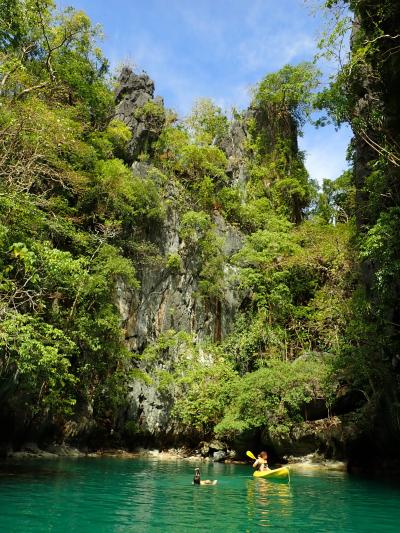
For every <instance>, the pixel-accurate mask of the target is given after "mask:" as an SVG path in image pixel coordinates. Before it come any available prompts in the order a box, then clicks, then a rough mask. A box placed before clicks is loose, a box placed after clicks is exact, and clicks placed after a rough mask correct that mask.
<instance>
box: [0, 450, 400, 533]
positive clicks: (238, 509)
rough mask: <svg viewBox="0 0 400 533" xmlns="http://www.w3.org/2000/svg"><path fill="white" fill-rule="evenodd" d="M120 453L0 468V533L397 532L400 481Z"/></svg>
mask: <svg viewBox="0 0 400 533" xmlns="http://www.w3.org/2000/svg"><path fill="white" fill-rule="evenodd" d="M194 466H196V465H195V464H194V463H190V462H186V461H176V462H174V461H168V462H166V461H157V460H139V459H120V458H107V459H98V458H93V459H91V458H87V459H54V460H47V461H45V460H41V459H37V460H34V461H29V462H28V461H26V460H25V461H21V462H19V463H9V464H7V465H4V464H3V465H0V531H1V532H2V533H8V532H15V533H31V532H40V533H43V532H54V533H63V532H73V531H77V532H82V533H86V532H93V533H102V532H136V531H138V532H146V531H163V532H184V531H212V532H220V531H221V532H234V531H240V532H247V531H249V532H253V531H264V529H265V528H269V529H270V531H285V532H292V531H293V532H301V531H307V532H314V531H315V532H334V531H335V532H338V531H345V532H355V531H357V532H358V531H360V532H399V531H400V486H399V485H398V484H397V485H396V484H392V483H387V482H386V483H385V482H379V481H376V480H366V479H360V478H354V477H349V476H348V475H346V474H344V473H340V472H323V471H308V472H302V473H297V474H296V473H293V475H292V479H291V483H290V485H288V484H283V483H273V482H271V481H267V480H253V478H252V477H251V469H250V468H249V467H247V466H242V465H223V464H207V465H201V469H202V474H203V478H206V477H208V478H214V479H218V485H216V486H214V487H207V486H203V487H199V486H193V485H191V479H192V475H193V468H194Z"/></svg>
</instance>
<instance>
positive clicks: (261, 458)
mask: <svg viewBox="0 0 400 533" xmlns="http://www.w3.org/2000/svg"><path fill="white" fill-rule="evenodd" d="M253 468H257V470H259V471H260V472H265V471H267V470H269V467H268V454H267V452H260V453H259V454H258V457H257V459H256V461H254V463H253Z"/></svg>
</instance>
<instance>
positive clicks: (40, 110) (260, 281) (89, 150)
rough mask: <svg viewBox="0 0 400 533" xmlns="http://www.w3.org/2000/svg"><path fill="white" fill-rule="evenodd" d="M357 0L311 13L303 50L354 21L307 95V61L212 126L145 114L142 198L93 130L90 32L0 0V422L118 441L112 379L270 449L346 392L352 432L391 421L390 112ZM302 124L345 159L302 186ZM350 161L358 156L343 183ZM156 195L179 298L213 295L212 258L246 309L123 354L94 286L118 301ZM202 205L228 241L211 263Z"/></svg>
mask: <svg viewBox="0 0 400 533" xmlns="http://www.w3.org/2000/svg"><path fill="white" fill-rule="evenodd" d="M370 4H371V2H368V1H366V0H352V1H351V2H349V4H348V3H347V2H339V1H332V0H330V1H327V2H325V6H324V9H326V10H327V11H328V12H330V13H332V14H333V17H334V19H335V25H334V26H333V30H332V31H331V32H329V33H328V34H327V35H326V36H325V38H324V39H323V42H321V54H325V56H332V55H333V54H334V53H335V51H336V50H337V49H338V46H337V43H338V40H340V39H345V38H346V36H347V35H348V31H349V27H350V24H352V20H353V16H354V15H355V16H356V18H357V20H359V21H360V25H359V30H358V32H357V33H356V34H355V36H354V37H353V43H352V50H351V52H349V53H348V54H347V57H346V58H345V61H344V62H343V63H341V67H340V68H339V69H338V72H336V73H335V75H334V76H333V77H332V78H331V79H330V80H329V86H328V88H325V89H324V90H322V89H321V85H320V73H319V72H318V71H317V70H316V68H315V66H314V64H312V63H302V64H299V65H287V66H284V67H283V68H282V69H281V70H279V71H278V72H276V73H270V74H267V75H266V76H265V77H264V78H263V79H262V80H260V82H259V84H258V85H257V86H256V87H255V88H254V91H253V94H252V103H251V106H252V109H253V110H254V113H253V114H252V115H251V116H248V115H246V114H245V113H241V112H238V111H235V114H234V117H233V118H232V117H227V116H226V115H225V114H224V112H223V111H222V110H221V109H220V108H219V107H218V106H216V105H215V104H214V103H213V102H211V101H209V100H201V101H199V102H197V103H196V104H195V106H194V108H193V110H192V113H191V114H190V116H188V117H186V118H185V119H177V117H176V115H175V114H173V113H171V112H167V111H165V110H164V109H159V108H157V109H156V108H154V109H153V108H152V107H151V104H150V105H147V107H145V108H144V109H143V111H142V115H146V116H149V119H151V116H152V114H154V113H165V125H164V128H163V130H162V132H161V134H160V136H159V138H158V140H157V141H156V142H155V143H154V145H153V146H152V149H151V153H145V152H144V153H142V154H140V156H139V159H140V160H141V161H146V162H148V163H149V164H151V165H152V167H153V169H154V172H157V173H158V183H159V186H158V187H157V186H156V185H155V181H154V180H150V179H143V178H140V177H137V176H134V175H133V174H132V172H131V169H130V167H129V164H128V163H129V157H128V155H127V152H126V147H127V143H128V142H129V140H130V136H131V132H130V130H129V128H128V127H127V126H125V125H124V124H123V123H122V122H119V121H117V120H115V119H114V118H113V113H114V96H113V88H114V83H115V79H114V78H113V76H112V73H110V72H109V66H108V62H107V60H106V58H105V57H104V56H103V54H102V52H101V49H100V48H99V46H98V42H99V38H100V37H101V32H100V29H99V28H98V27H96V26H94V25H93V24H92V23H91V21H90V20H89V18H88V17H87V16H86V15H85V14H84V13H82V12H80V11H76V10H74V9H72V8H68V9H66V10H64V11H61V12H60V11H58V10H57V9H56V7H55V3H54V2H53V0H0V12H1V13H2V17H1V20H0V248H1V254H0V317H1V322H0V394H1V397H2V416H3V417H4V416H5V414H4V413H7V416H9V417H11V418H15V419H23V421H24V424H25V426H26V427H30V426H32V425H34V424H36V423H38V422H40V421H44V420H46V421H51V423H53V424H56V425H57V427H59V428H65V427H66V426H67V425H68V423H69V422H70V421H71V420H73V419H74V417H76V416H79V414H80V413H81V412H82V410H83V407H82V406H90V417H92V419H93V420H94V421H95V424H96V426H97V427H98V428H103V429H104V428H107V430H109V429H110V427H111V428H115V429H118V430H120V431H121V432H122V433H123V431H124V428H118V413H119V412H120V409H121V408H122V407H123V406H124V402H125V401H126V391H127V385H128V383H129V381H130V380H132V379H152V380H154V382H155V383H156V384H157V386H158V387H159V388H160V390H161V389H164V390H166V391H169V392H170V393H172V392H173V396H174V398H175V405H174V408H173V412H172V416H173V417H174V418H175V420H176V424H177V425H178V426H181V427H182V431H187V432H188V431H189V432H197V433H198V434H199V435H201V436H202V437H204V438H206V437H212V436H214V435H217V436H220V437H223V438H227V439H232V438H234V437H235V436H237V435H239V434H240V433H242V432H244V431H247V430H263V431H266V432H267V433H268V434H269V435H270V436H271V437H280V436H282V435H283V436H284V435H287V434H289V433H290V431H291V429H292V428H293V427H294V425H296V424H301V423H302V422H304V415H303V407H304V405H305V404H307V402H310V401H311V400H313V399H315V398H321V397H322V398H325V401H326V403H327V405H328V406H329V405H332V404H333V403H334V401H335V398H336V396H337V395H338V394H339V393H340V392H341V391H343V390H349V389H356V390H358V391H362V394H363V396H364V397H365V401H366V404H365V405H364V407H363V408H360V409H359V410H358V411H357V416H358V418H359V419H360V420H362V419H363V412H365V413H366V415H365V418H368V420H369V421H370V422H369V423H370V424H373V422H371V420H374V418H373V417H372V418H371V416H370V414H371V409H372V408H373V409H375V411H374V412H376V413H379V408H380V407H379V406H380V405H382V401H384V398H388V397H389V398H390V400H389V403H390V406H391V420H395V416H397V415H395V413H398V405H399V402H398V399H397V398H398V386H397V384H396V383H397V381H396V380H397V378H396V372H395V368H396V365H398V350H399V342H400V341H399V339H400V337H399V334H398V328H399V325H398V322H399V317H398V315H399V307H398V292H399V288H398V276H399V272H400V252H399V250H400V249H399V245H398V235H399V228H400V207H399V206H400V197H399V194H400V193H399V191H400V189H399V187H398V177H399V170H398V169H399V166H400V152H399V131H400V129H399V128H397V126H398V124H399V120H400V112H399V109H398V107H396V106H398V103H396V101H395V97H394V96H393V94H392V93H391V92H390V90H389V89H388V83H389V81H390V80H389V74H390V72H392V71H391V69H392V70H393V65H396V66H397V67H396V68H398V66H399V63H400V61H399V45H398V43H399V36H398V33H399V32H398V28H396V27H395V26H396V25H395V24H394V23H393V21H394V20H396V16H395V15H396V13H397V12H398V7H396V2H394V1H381V2H373V7H371V5H370ZM347 8H350V9H351V11H350V12H348V11H347ZM396 10H397V11H396ZM396 30H397V31H396ZM366 76H367V79H368V80H370V85H369V86H368V87H367V88H366V87H365V84H363V83H362V80H363V79H365V77H366ZM392 76H394V74H392ZM388 80H389V81H388ZM393 83H394V82H393ZM366 93H367V94H366ZM362 99H364V100H365V102H366V104H365V105H364V106H360V105H359V102H360V100H362ZM315 110H320V111H321V113H324V114H325V115H324V116H323V117H322V115H321V114H320V115H319V119H318V125H319V126H322V125H323V123H324V122H326V121H333V122H334V123H335V124H336V125H338V126H339V125H340V124H342V123H350V124H351V126H352V127H353V131H354V135H355V140H354V142H353V144H352V146H351V147H350V154H349V158H350V161H353V162H354V165H353V166H352V168H351V169H350V170H349V171H347V172H345V173H344V174H343V175H342V176H338V178H337V179H336V180H334V181H332V180H325V181H324V183H323V185H322V187H318V185H317V184H316V183H314V182H313V181H312V180H311V179H310V177H309V176H308V173H307V170H306V168H305V166H304V154H303V153H301V152H300V151H299V150H298V147H297V136H298V135H301V131H302V127H303V126H304V124H305V121H307V120H313V113H314V112H315ZM235 116H236V118H239V119H240V120H242V121H245V123H246V128H247V132H248V135H247V139H246V146H245V155H244V163H245V167H246V172H247V176H248V179H247V181H246V183H245V185H244V186H243V187H239V186H238V185H237V184H234V183H232V180H231V179H230V176H229V175H228V173H227V157H226V154H225V153H224V151H223V150H222V148H221V146H222V145H221V141H222V139H223V138H224V136H225V135H226V133H227V131H228V129H229V126H230V123H231V121H232V120H234V119H235ZM321 117H322V118H321ZM266 123H268V124H272V126H271V128H270V129H269V130H268V129H267V128H265V127H263V126H265V124H266ZM360 150H366V151H367V154H368V156H367V157H366V159H367V162H366V164H365V166H364V168H363V170H362V171H361V170H360V168H359V166H358V163H357V162H356V159H357V156H358V155H359V153H360ZM171 182H173V183H174V184H175V187H176V189H177V190H179V191H180V201H179V206H177V207H176V208H177V209H179V211H180V217H181V228H180V238H181V239H182V240H183V241H185V243H186V249H187V250H189V251H190V254H192V255H193V254H194V255H195V256H196V257H197V260H198V262H199V274H198V275H199V298H200V299H201V298H202V299H218V298H223V295H224V289H225V287H226V284H227V283H228V282H231V280H227V279H226V268H225V267H226V264H227V262H228V263H229V265H230V266H231V267H232V270H234V272H235V280H234V282H235V283H236V284H237V286H239V287H240V289H241V290H242V291H243V294H246V305H245V306H243V307H242V309H241V312H240V313H239V315H238V316H237V318H236V324H235V327H234V328H233V330H232V333H231V334H230V335H229V336H228V337H227V338H225V339H223V340H222V342H213V339H210V341H209V342H208V343H206V344H205V345H202V346H198V345H194V344H193V342H192V339H191V336H190V334H189V333H188V332H182V331H170V332H166V333H164V334H163V335H161V336H160V338H159V339H158V340H157V341H156V342H155V343H153V344H151V345H149V346H148V347H147V348H146V350H145V352H144V353H132V352H130V351H129V350H128V349H127V347H126V345H125V342H124V332H123V330H122V327H121V321H120V316H119V313H118V310H117V308H116V305H115V285H116V282H117V280H121V279H122V280H124V281H125V282H126V283H127V284H129V285H130V286H131V287H132V288H133V289H134V288H135V287H138V281H137V279H136V272H137V269H138V268H139V263H140V261H142V260H143V257H142V258H140V257H138V250H140V249H141V250H142V254H146V253H148V254H151V253H152V252H151V248H146V243H145V242H144V241H143V237H142V236H143V231H142V230H143V228H144V227H146V226H147V225H151V224H155V223H157V221H161V220H163V217H165V198H164V195H163V192H164V191H163V188H164V186H165V184H166V183H171ZM215 211H217V212H218V213H219V214H220V215H221V216H222V217H224V219H225V220H226V221H227V223H229V224H232V225H234V226H236V227H237V228H238V229H239V230H240V231H241V232H242V234H243V235H244V243H243V246H242V248H241V249H240V251H239V252H238V253H236V254H235V255H234V256H233V257H231V258H229V259H228V258H227V257H226V256H225V255H224V252H223V243H222V242H221V237H220V236H218V234H217V232H216V228H215V224H214V222H213V214H214V213H215ZM139 255H140V254H139ZM161 260H163V261H165V268H166V269H169V270H170V271H171V272H178V273H179V272H180V271H181V269H182V268H184V265H185V257H180V256H179V255H178V254H176V255H173V256H169V257H165V258H161ZM200 350H201V351H203V352H204V351H206V352H207V353H208V354H209V359H208V363H207V364H205V363H204V361H202V359H201V357H200V356H199V351H200ZM165 353H171V354H175V355H174V361H175V362H174V363H173V364H171V368H170V371H169V372H164V373H161V374H159V375H158V376H156V377H154V376H152V377H149V376H145V375H141V373H140V372H139V371H138V369H137V366H138V365H137V364H136V363H137V361H140V360H143V359H145V360H147V361H151V360H155V359H157V357H160V356H161V355H160V354H163V356H165ZM176 354H178V355H179V354H184V357H183V356H182V357H176ZM188 354H190V357H189V356H188ZM171 391H172V392H171ZM363 410H364V411H363ZM359 423H360V424H362V423H364V422H362V421H361V422H359ZM365 423H366V422H365ZM392 426H393V431H394V432H395V428H396V424H395V423H393V425H392ZM125 429H126V428H125ZM397 429H398V428H397Z"/></svg>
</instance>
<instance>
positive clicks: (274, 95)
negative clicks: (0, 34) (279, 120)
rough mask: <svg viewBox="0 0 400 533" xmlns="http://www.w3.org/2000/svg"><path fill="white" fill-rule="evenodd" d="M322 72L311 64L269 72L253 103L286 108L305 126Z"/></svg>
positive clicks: (300, 124)
mask: <svg viewBox="0 0 400 533" xmlns="http://www.w3.org/2000/svg"><path fill="white" fill-rule="evenodd" d="M319 75H320V73H319V72H318V70H317V69H316V68H315V66H314V65H313V64H312V63H307V62H303V63H299V64H298V65H296V66H292V65H285V66H284V67H283V68H281V69H280V70H278V71H277V72H274V73H272V74H268V75H267V76H265V78H264V79H263V80H262V81H261V82H260V83H259V84H258V85H257V86H256V88H255V90H254V103H255V105H256V106H258V107H262V106H264V105H266V104H272V105H273V106H275V107H276V109H277V110H278V109H280V110H285V111H288V112H289V113H290V115H291V116H292V117H293V118H294V119H295V120H296V122H297V125H298V127H300V128H301V127H302V126H303V125H304V123H305V120H306V119H307V118H308V117H309V115H310V113H311V111H312V109H313V105H312V104H313V91H314V90H315V89H316V88H317V86H318V84H319V81H318V78H319Z"/></svg>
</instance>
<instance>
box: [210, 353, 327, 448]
mask: <svg viewBox="0 0 400 533" xmlns="http://www.w3.org/2000/svg"><path fill="white" fill-rule="evenodd" d="M326 373H327V366H326V365H325V364H324V363H323V362H322V361H320V360H314V359H312V358H309V359H301V360H300V359H298V360H296V361H294V362H292V363H289V362H286V361H279V360H271V361H270V362H269V365H268V367H267V368H261V369H259V370H256V371H255V372H251V373H249V374H246V375H245V376H244V377H243V378H242V379H241V380H240V381H237V382H236V383H233V384H232V385H233V388H234V391H233V394H232V396H231V398H232V401H231V403H230V405H228V406H227V408H226V411H225V416H224V418H223V419H222V420H221V422H219V423H218V424H217V425H216V427H215V431H216V434H217V435H218V436H224V437H230V438H232V437H233V436H235V435H237V434H238V433H240V432H243V431H245V430H248V429H256V428H266V429H267V431H268V434H269V436H270V437H271V438H280V437H286V436H288V435H289V434H290V430H291V429H292V428H293V427H294V425H295V424H296V423H297V424H298V423H301V422H302V421H303V420H304V419H303V417H302V408H303V406H304V405H305V404H306V403H309V402H310V401H311V400H313V399H315V398H318V397H319V396H320V395H321V392H322V386H323V383H324V380H325V379H326Z"/></svg>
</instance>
